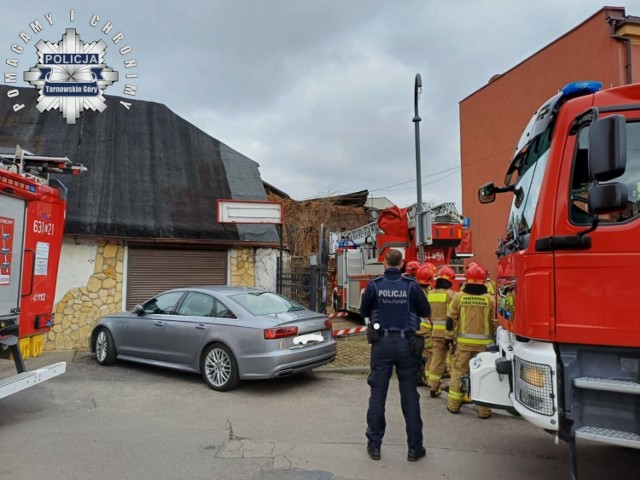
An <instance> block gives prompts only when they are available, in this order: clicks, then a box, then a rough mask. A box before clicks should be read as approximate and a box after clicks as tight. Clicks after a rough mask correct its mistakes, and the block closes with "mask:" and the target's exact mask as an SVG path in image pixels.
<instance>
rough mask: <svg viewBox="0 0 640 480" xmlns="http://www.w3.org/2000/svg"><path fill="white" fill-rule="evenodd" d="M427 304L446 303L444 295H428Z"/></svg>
mask: <svg viewBox="0 0 640 480" xmlns="http://www.w3.org/2000/svg"><path fill="white" fill-rule="evenodd" d="M427 298H428V299H429V303H447V294H446V293H430V294H429V295H427Z"/></svg>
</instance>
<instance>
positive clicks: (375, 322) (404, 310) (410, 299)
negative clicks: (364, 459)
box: [360, 249, 431, 462]
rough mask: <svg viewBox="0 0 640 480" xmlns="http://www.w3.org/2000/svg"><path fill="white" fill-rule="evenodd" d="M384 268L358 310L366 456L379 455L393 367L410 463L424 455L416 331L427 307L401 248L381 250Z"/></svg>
mask: <svg viewBox="0 0 640 480" xmlns="http://www.w3.org/2000/svg"><path fill="white" fill-rule="evenodd" d="M384 267H385V271H384V275H383V276H381V277H377V278H374V279H373V280H372V281H371V282H369V285H367V288H366V290H365V292H364V295H363V296H362V302H361V304H360V313H361V314H362V315H363V316H364V317H365V318H370V319H371V321H370V323H369V327H368V329H367V336H368V337H369V342H370V343H371V373H370V374H369V379H368V384H369V386H370V387H371V395H370V397H369V409H368V411H367V432H366V436H367V453H368V454H369V457H371V459H373V460H380V446H381V444H382V437H383V436H384V432H385V428H386V421H385V416H384V412H385V403H386V400H387V390H388V388H389V381H390V379H391V374H392V373H393V367H394V366H395V368H396V375H397V376H398V382H399V384H400V402H401V404H402V413H403V415H404V420H405V424H406V431H407V445H408V447H409V451H408V453H407V460H408V461H410V462H415V461H418V460H420V459H421V458H422V457H424V456H425V455H426V450H425V448H424V446H423V442H422V419H421V417H420V395H419V394H418V386H417V376H418V368H419V365H420V358H421V356H422V350H423V348H424V339H423V338H422V337H419V336H418V335H416V331H417V330H418V326H419V324H420V317H428V316H429V315H430V314H431V309H430V307H429V302H428V301H427V297H426V295H425V294H424V292H423V291H422V289H421V288H420V286H419V285H418V284H417V283H416V281H415V280H411V279H408V278H405V277H403V276H402V274H401V272H400V268H401V267H402V253H400V251H398V250H395V249H390V250H389V251H388V252H387V253H386V254H385V257H384Z"/></svg>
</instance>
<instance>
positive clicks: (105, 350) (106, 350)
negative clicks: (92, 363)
mask: <svg viewBox="0 0 640 480" xmlns="http://www.w3.org/2000/svg"><path fill="white" fill-rule="evenodd" d="M95 351H96V360H97V361H98V363H99V364H100V365H112V364H114V363H116V346H115V344H114V343H113V337H112V336H111V332H109V330H107V329H106V328H103V329H101V330H100V331H99V332H98V335H97V336H96V344H95Z"/></svg>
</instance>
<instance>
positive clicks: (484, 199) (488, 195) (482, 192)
mask: <svg viewBox="0 0 640 480" xmlns="http://www.w3.org/2000/svg"><path fill="white" fill-rule="evenodd" d="M495 199H496V186H495V185H494V184H493V182H489V183H485V184H484V185H483V186H481V187H480V189H479V190H478V200H479V201H480V203H492V202H493V201H495Z"/></svg>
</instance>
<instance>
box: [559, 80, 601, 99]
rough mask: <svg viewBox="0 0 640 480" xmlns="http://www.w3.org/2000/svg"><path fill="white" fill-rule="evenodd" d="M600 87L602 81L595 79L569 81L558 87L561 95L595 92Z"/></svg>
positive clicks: (575, 95) (574, 95)
mask: <svg viewBox="0 0 640 480" xmlns="http://www.w3.org/2000/svg"><path fill="white" fill-rule="evenodd" d="M601 88H602V82H597V81H595V80H585V81H582V82H571V83H568V84H566V85H565V86H564V87H562V88H561V89H560V91H561V92H562V96H563V97H567V96H569V95H571V96H573V97H578V96H581V95H589V94H590V93H596V92H597V91H599V90H600V89H601Z"/></svg>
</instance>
